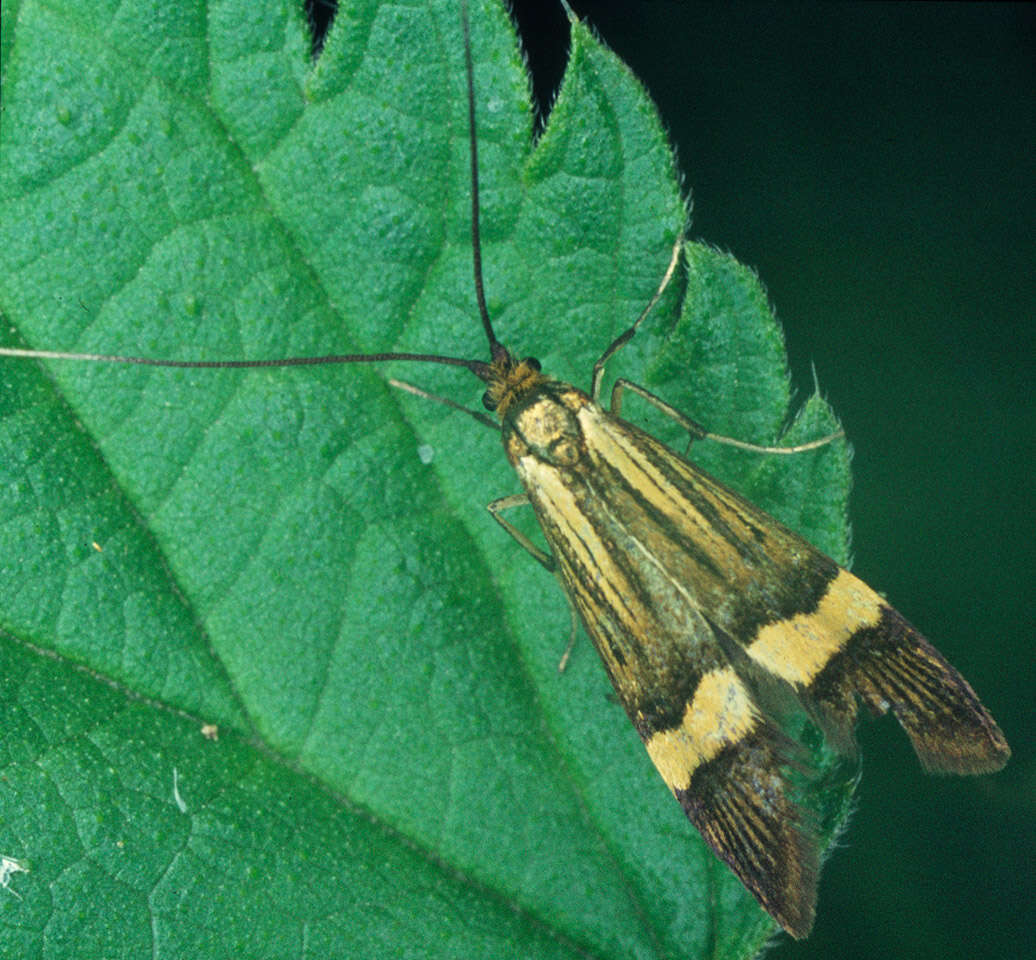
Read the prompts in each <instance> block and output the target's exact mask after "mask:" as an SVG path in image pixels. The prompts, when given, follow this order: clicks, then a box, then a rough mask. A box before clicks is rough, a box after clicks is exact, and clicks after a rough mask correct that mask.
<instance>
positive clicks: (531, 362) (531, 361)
mask: <svg viewBox="0 0 1036 960" xmlns="http://www.w3.org/2000/svg"><path fill="white" fill-rule="evenodd" d="M522 363H524V364H525V365H526V366H527V367H532V369H533V370H535V371H536V372H537V373H539V372H540V370H541V369H543V368H542V367H541V366H540V362H539V360H537V359H536V358H535V357H526V358H525V359H524V360H523V361H522Z"/></svg>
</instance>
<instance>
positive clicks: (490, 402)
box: [482, 390, 498, 411]
mask: <svg viewBox="0 0 1036 960" xmlns="http://www.w3.org/2000/svg"><path fill="white" fill-rule="evenodd" d="M482 406H483V407H485V408H486V409H487V410H489V411H493V410H496V408H497V406H498V404H497V402H496V400H494V399H493V396H492V394H491V393H490V392H489V391H488V390H487V391H486V392H485V393H483V394H482Z"/></svg>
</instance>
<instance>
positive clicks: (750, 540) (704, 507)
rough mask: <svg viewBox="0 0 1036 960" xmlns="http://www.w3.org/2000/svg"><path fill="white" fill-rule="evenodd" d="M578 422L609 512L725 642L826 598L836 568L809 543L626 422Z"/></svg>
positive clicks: (599, 414)
mask: <svg viewBox="0 0 1036 960" xmlns="http://www.w3.org/2000/svg"><path fill="white" fill-rule="evenodd" d="M578 417H579V421H580V424H581V426H582V428H583V431H584V436H585V437H586V443H587V453H588V455H589V457H590V458H592V461H593V472H594V473H595V474H597V475H599V476H601V477H603V478H606V481H605V483H604V484H603V485H604V486H605V487H606V488H607V489H608V491H609V502H610V505H611V506H612V509H613V510H614V511H615V512H616V513H617V514H618V515H620V516H621V517H622V520H623V522H624V523H625V524H626V526H627V528H628V529H629V531H630V532H631V534H633V535H634V536H635V537H636V538H637V539H638V540H640V541H641V542H644V543H650V544H651V545H652V549H653V553H654V555H655V556H656V557H657V558H659V560H660V561H661V562H662V563H664V564H665V566H666V568H667V571H668V573H669V575H670V576H671V577H672V578H673V579H674V580H677V581H679V582H682V583H684V584H686V585H687V588H688V590H690V591H692V592H693V594H694V599H695V603H696V605H697V606H698V607H699V608H700V609H701V611H702V613H703V614H704V615H705V617H706V618H707V619H708V621H709V622H710V623H712V624H714V625H716V626H718V627H719V628H720V629H721V630H722V631H723V634H724V636H727V637H729V638H731V639H732V640H734V641H735V642H736V643H738V644H744V645H747V644H748V643H749V642H750V640H751V638H752V637H753V636H754V635H755V633H756V631H757V630H758V629H759V628H760V627H761V626H763V625H765V624H769V623H774V622H779V621H783V620H786V619H788V618H789V617H793V616H795V615H797V614H801V613H809V612H811V611H812V610H814V609H815V607H816V605H817V604H818V603H819V602H820V601H821V600H822V598H823V597H824V596H825V595H826V594H827V592H828V589H829V587H830V584H831V582H832V581H833V580H834V579H835V578H836V577H837V576H838V573H839V568H838V565H837V564H836V563H835V562H834V561H833V560H831V559H830V558H829V557H827V556H825V555H824V554H823V553H821V552H820V551H819V550H817V549H816V548H815V547H813V546H812V545H810V544H809V543H808V542H807V541H805V540H803V539H802V538H801V537H799V536H798V535H797V534H795V533H793V532H792V531H790V530H788V529H787V528H786V527H783V526H781V524H780V523H778V522H777V521H776V520H775V519H774V518H773V517H771V516H769V515H768V514H767V513H765V512H764V511H762V510H760V509H759V508H758V507H756V506H755V505H754V504H752V503H750V502H749V501H747V500H745V499H744V498H743V497H741V496H740V495H738V494H737V493H735V492H734V491H733V490H731V489H729V488H728V487H725V486H724V485H723V484H721V483H720V482H719V481H718V480H716V479H714V478H713V477H711V476H709V475H708V474H707V473H705V472H703V471H702V470H700V469H698V468H697V467H696V466H694V465H693V464H691V463H688V462H687V461H686V460H683V459H682V458H681V457H679V456H678V455H677V454H675V453H674V452H673V451H672V450H669V449H668V448H667V447H665V446H664V445H663V444H661V443H659V442H658V441H657V440H656V439H655V438H654V437H651V436H650V435H649V434H646V433H645V432H644V431H642V430H640V429H639V428H637V427H635V426H634V425H632V424H629V423H626V422H625V421H623V420H620V419H618V418H615V417H612V416H610V415H609V414H607V413H605V412H604V411H603V410H601V409H600V408H599V407H597V406H596V405H586V406H584V407H583V408H582V409H580V410H579V414H578Z"/></svg>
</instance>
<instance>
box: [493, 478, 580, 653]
mask: <svg viewBox="0 0 1036 960" xmlns="http://www.w3.org/2000/svg"><path fill="white" fill-rule="evenodd" d="M528 505H529V497H528V494H524V493H516V494H513V495H512V496H510V497H501V498H500V499H499V500H494V501H493V502H492V503H490V504H487V506H486V509H487V510H488V511H489V512H490V513H491V514H492V515H493V519H494V520H495V521H496V522H497V523H499V524H500V526H501V527H503V528H504V529H505V530H506V531H507V532H508V533H509V534H510V535H511V536H512V537H513V538H514V539H515V540H516V541H517V542H518V544H519V546H522V547H524V548H525V550H526V551H528V552H529V553H531V554H532V556H533V557H535V559H536V560H538V561H539V562H540V564H541V565H542V566H543V567H544V569H546V570H548V571H549V572H550V573H553V574H554V575H555V576H557V566H556V564H555V563H554V558H553V557H552V556H551V555H550V554H549V553H547V552H546V551H545V550H541V549H540V548H539V547H537V546H536V544H535V543H533V542H532V541H531V540H530V539H529V538H528V537H527V536H526V535H525V534H524V533H522V532H521V530H519V529H518V528H517V527H516V526H515V525H514V524H513V523H510V522H508V521H507V520H505V519H504V518H503V517H502V516H501V515H500V513H501V511H503V510H510V509H511V508H512V507H527V506H528ZM562 592H563V593H564V594H565V599H566V600H567V601H568V612H569V616H570V617H571V618H572V630H571V632H570V633H569V635H568V644H567V645H566V646H565V652H564V653H563V654H562V655H561V660H560V661H559V662H558V673H562V672H563V671H564V669H565V667H566V666H568V659H569V657H571V656H572V648H573V647H574V646H575V645H576V634H577V632H578V630H579V614H578V613H577V612H576V608H575V605H574V604H573V603H572V599H571V597H569V595H568V593H567V592H565V591H564V590H563V591H562Z"/></svg>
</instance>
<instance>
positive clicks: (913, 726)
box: [805, 595, 1011, 774]
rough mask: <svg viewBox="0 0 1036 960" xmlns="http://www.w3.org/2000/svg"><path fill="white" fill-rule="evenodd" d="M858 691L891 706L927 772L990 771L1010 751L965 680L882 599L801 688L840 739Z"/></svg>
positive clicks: (875, 707) (884, 707)
mask: <svg viewBox="0 0 1036 960" xmlns="http://www.w3.org/2000/svg"><path fill="white" fill-rule="evenodd" d="M875 596H876V595H875ZM856 695H859V696H860V698H861V699H862V700H863V701H864V703H866V704H867V706H868V707H869V708H870V709H871V710H872V711H873V712H874V713H876V714H883V713H886V712H887V711H889V710H891V711H892V713H893V714H894V715H895V717H896V719H897V720H898V721H899V723H900V725H901V726H902V727H903V729H904V730H905V731H906V734H907V736H908V737H909V738H910V742H911V743H912V744H913V746H914V751H915V752H916V753H917V757H918V759H919V760H920V761H921V765H922V766H923V767H924V768H925V770H927V771H929V772H932V773H957V774H972V773H991V772H993V771H995V770H999V769H1000V768H1001V767H1003V766H1004V764H1005V763H1007V760H1008V758H1009V757H1010V755H1011V749H1010V747H1008V745H1007V741H1006V739H1005V738H1004V735H1003V733H1002V732H1001V731H1000V728H999V727H998V726H997V724H996V721H995V720H994V719H993V718H992V716H990V714H989V711H988V710H986V708H985V707H984V706H983V705H982V703H981V702H980V701H979V699H978V697H977V696H976V695H975V691H974V690H972V689H971V686H970V685H969V684H968V682H967V681H966V680H965V679H964V678H963V677H962V676H961V675H960V674H959V673H958V672H957V671H956V670H955V669H954V668H953V667H952V666H950V664H949V663H948V662H947V661H946V658H945V657H943V655H942V654H941V653H939V651H938V650H936V649H935V647H933V646H932V645H931V644H930V643H929V642H928V641H927V640H926V639H925V638H924V637H923V636H922V635H921V634H920V633H918V631H917V630H916V629H915V628H914V627H913V626H912V625H911V624H910V623H908V622H907V621H906V620H905V619H904V618H903V616H902V615H901V614H900V613H899V612H898V611H896V610H893V609H892V607H890V606H888V605H887V604H882V605H881V607H880V610H879V613H878V617H877V619H876V622H875V623H874V624H873V625H870V626H863V627H860V628H859V629H858V630H857V631H856V632H855V633H853V635H852V636H851V637H850V638H849V639H848V641H847V643H846V646H845V649H844V650H843V651H842V652H840V653H838V654H835V655H834V656H832V657H831V659H830V661H829V662H828V663H827V665H826V666H825V667H824V668H823V669H822V670H821V671H819V672H818V673H817V675H816V677H815V679H814V680H813V681H812V682H811V683H810V684H809V686H808V687H807V688H806V690H805V697H806V699H807V700H808V701H809V702H811V703H812V704H814V705H815V708H816V709H817V711H818V712H819V713H820V716H821V717H822V718H823V720H824V721H826V725H831V726H833V727H834V729H835V731H836V739H839V740H841V741H842V742H843V743H844V742H850V743H851V742H852V727H853V723H854V721H855V719H856Z"/></svg>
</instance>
